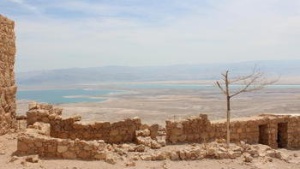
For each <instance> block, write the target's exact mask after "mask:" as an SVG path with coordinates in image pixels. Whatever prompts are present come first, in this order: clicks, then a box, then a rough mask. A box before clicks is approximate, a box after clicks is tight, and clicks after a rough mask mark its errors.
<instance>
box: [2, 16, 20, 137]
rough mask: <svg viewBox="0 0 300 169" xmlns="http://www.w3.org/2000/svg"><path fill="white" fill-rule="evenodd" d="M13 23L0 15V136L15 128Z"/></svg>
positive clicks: (15, 88)
mask: <svg viewBox="0 0 300 169" xmlns="http://www.w3.org/2000/svg"><path fill="white" fill-rule="evenodd" d="M14 25H15V24H14V22H13V21H11V20H9V19H8V18H6V17H4V16H2V15H0V135H3V134H5V133H7V132H8V131H10V129H12V128H15V127H16V120H15V117H16V91H17V87H16V81H15V73H14V64H15V54H16V44H15V33H14Z"/></svg>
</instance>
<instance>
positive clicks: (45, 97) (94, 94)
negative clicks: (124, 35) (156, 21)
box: [17, 83, 300, 104]
mask: <svg viewBox="0 0 300 169" xmlns="http://www.w3.org/2000/svg"><path fill="white" fill-rule="evenodd" d="M119 87H121V88H123V89H124V88H125V89H128V90H129V91H130V90H132V89H171V90H176V89H181V90H184V89H195V90H211V89H212V90H218V89H217V87H216V86H214V85H200V84H159V83H155V84H152V83H142V84H119ZM237 87H240V86H238V85H235V86H232V88H237ZM266 88H268V89H300V85H270V86H267V87H266ZM116 92H117V93H120V91H117V90H98V89H95V90H84V89H60V90H26V91H18V92H17V99H18V100H35V101H38V102H46V103H52V104H61V103H78V102H99V101H104V100H106V99H105V98H103V96H107V95H108V94H112V93H116ZM101 97H102V98H101Z"/></svg>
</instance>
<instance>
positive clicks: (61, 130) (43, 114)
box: [27, 103, 157, 143]
mask: <svg viewBox="0 0 300 169" xmlns="http://www.w3.org/2000/svg"><path fill="white" fill-rule="evenodd" d="M61 112H62V110H61V109H59V108H54V107H53V106H51V105H47V104H37V103H33V104H30V105H29V111H28V112H27V124H28V125H32V124H34V123H35V122H45V123H49V124H50V128H51V129H50V131H51V132H50V135H51V136H52V137H55V138H62V139H67V138H69V139H73V140H74V139H76V138H77V139H82V140H104V141H105V142H106V143H123V142H134V141H135V136H136V135H135V132H136V131H137V130H139V129H140V127H141V126H142V124H141V120H140V119H139V118H134V119H125V120H122V121H118V122H114V123H110V122H90V123H85V122H81V121H80V117H78V116H77V117H70V118H62V117H61V116H60V114H61ZM155 132H157V131H155V130H153V133H155Z"/></svg>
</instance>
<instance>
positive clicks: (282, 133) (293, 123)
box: [166, 115, 300, 148]
mask: <svg viewBox="0 0 300 169" xmlns="http://www.w3.org/2000/svg"><path fill="white" fill-rule="evenodd" d="M166 131H167V137H166V141H167V142H168V143H171V144H175V143H203V142H210V141H213V140H215V139H226V122H225V120H222V121H213V122H210V121H209V120H208V119H207V117H206V116H204V115H200V117H196V118H190V119H186V120H181V121H166ZM230 133H231V134H230V136H231V138H230V141H231V142H240V141H245V142H247V143H249V144H257V143H260V144H265V145H269V146H271V147H273V148H278V147H284V148H299V147H300V137H298V136H299V134H300V116H299V115H298V116H297V115H295V116H293V115H261V116H257V117H250V118H240V119H233V120H232V121H231V124H230Z"/></svg>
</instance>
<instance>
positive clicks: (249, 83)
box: [216, 67, 277, 146]
mask: <svg viewBox="0 0 300 169" xmlns="http://www.w3.org/2000/svg"><path fill="white" fill-rule="evenodd" d="M276 81H277V80H272V81H270V80H267V79H266V78H265V77H264V73H263V72H261V71H259V70H257V69H256V67H255V68H254V69H253V71H252V73H250V74H249V75H245V76H238V77H233V78H229V71H228V70H227V71H226V72H225V73H222V80H220V81H216V85H217V86H218V88H219V89H220V90H221V91H222V93H223V94H224V95H225V96H226V103H227V109H226V114H227V123H226V130H227V137H226V143H227V146H229V143H230V110H231V107H230V101H231V98H233V97H235V96H237V95H239V94H241V93H245V92H253V91H257V90H261V89H263V88H264V87H265V86H267V85H270V84H273V83H275V82H276ZM232 85H236V86H235V87H236V88H235V89H232V88H230V86H232Z"/></svg>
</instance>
